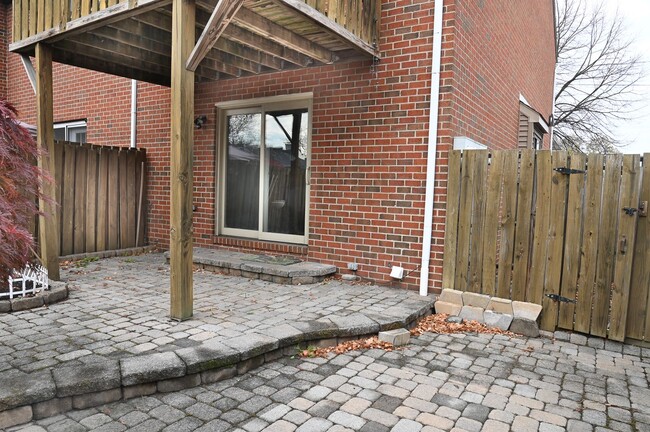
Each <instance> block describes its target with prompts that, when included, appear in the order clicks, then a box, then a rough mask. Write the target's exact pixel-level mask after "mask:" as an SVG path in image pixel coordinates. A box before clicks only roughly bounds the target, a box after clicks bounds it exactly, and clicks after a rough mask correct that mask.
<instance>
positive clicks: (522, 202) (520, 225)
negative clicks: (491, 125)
mask: <svg viewBox="0 0 650 432" xmlns="http://www.w3.org/2000/svg"><path fill="white" fill-rule="evenodd" d="M519 154H520V158H519V184H518V186H517V197H518V199H517V217H516V218H517V227H516V231H515V243H514V246H515V250H514V261H513V267H512V300H517V301H525V298H526V286H527V280H528V258H529V256H530V231H531V219H532V218H531V214H532V210H533V209H532V205H533V186H534V181H535V150H532V149H526V150H521V151H520V152H519Z"/></svg>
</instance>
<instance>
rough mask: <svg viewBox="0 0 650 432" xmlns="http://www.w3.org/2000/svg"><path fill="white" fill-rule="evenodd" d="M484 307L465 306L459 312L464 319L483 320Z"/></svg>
mask: <svg viewBox="0 0 650 432" xmlns="http://www.w3.org/2000/svg"><path fill="white" fill-rule="evenodd" d="M483 311H484V309H483V308H480V307H475V306H463V308H462V309H461V310H460V313H459V314H458V316H459V317H461V318H462V319H464V320H468V321H478V322H480V323H482V322H483Z"/></svg>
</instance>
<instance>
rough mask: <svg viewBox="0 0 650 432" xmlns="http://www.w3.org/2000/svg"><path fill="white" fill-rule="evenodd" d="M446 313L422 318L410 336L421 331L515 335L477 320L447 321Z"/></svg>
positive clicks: (418, 334) (419, 333) (417, 334)
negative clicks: (458, 322)
mask: <svg viewBox="0 0 650 432" xmlns="http://www.w3.org/2000/svg"><path fill="white" fill-rule="evenodd" d="M448 317H449V315H448V314H434V315H429V316H427V317H424V318H422V319H421V320H420V321H419V322H418V325H417V326H415V328H413V329H411V336H420V335H421V334H422V333H427V332H429V333H440V334H451V333H487V334H502V335H506V336H516V335H515V333H513V332H510V331H507V330H501V329H498V328H496V327H488V326H486V325H485V324H481V323H480V322H478V321H467V320H464V321H463V322H462V323H461V324H457V323H450V322H447V318H448Z"/></svg>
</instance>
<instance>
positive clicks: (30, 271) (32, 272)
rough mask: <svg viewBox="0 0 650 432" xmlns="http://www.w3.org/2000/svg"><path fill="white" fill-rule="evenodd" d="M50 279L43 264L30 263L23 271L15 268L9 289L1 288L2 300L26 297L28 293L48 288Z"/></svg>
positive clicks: (0, 297) (0, 295)
mask: <svg viewBox="0 0 650 432" xmlns="http://www.w3.org/2000/svg"><path fill="white" fill-rule="evenodd" d="M48 287H49V279H48V274H47V269H46V268H44V267H43V266H41V265H30V264H28V265H27V266H26V267H25V268H24V269H23V270H22V271H20V272H18V271H16V270H14V275H13V276H10V277H9V291H8V292H4V290H0V300H2V299H3V298H7V297H8V298H9V299H13V298H14V297H24V296H25V295H27V294H33V293H37V292H39V291H43V290H46V289H48Z"/></svg>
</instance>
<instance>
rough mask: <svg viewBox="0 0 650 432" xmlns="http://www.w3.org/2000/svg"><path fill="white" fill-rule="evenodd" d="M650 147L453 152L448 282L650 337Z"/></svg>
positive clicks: (612, 332)
mask: <svg viewBox="0 0 650 432" xmlns="http://www.w3.org/2000/svg"><path fill="white" fill-rule="evenodd" d="M648 201H650V154H646V155H644V157H643V159H642V158H640V156H638V155H607V156H604V155H600V154H590V155H583V154H570V155H569V154H567V152H564V151H555V152H552V153H551V152H550V151H548V150H542V151H534V150H519V151H516V150H506V151H493V152H491V154H489V153H488V151H487V150H465V151H464V152H462V153H461V151H456V150H455V151H451V152H450V153H449V182H448V196H447V221H446V232H445V253H444V269H443V287H444V288H453V289H457V290H461V291H471V292H480V293H485V294H489V295H494V296H498V297H503V298H510V299H512V300H520V301H528V302H534V303H537V304H541V305H542V306H543V309H542V315H541V323H540V324H541V327H542V328H543V329H545V330H555V329H556V328H562V329H568V330H575V331H578V332H582V333H587V334H592V335H597V336H601V337H607V338H609V339H612V340H618V341H622V340H624V339H625V338H626V337H627V338H630V339H635V340H647V341H650V317H649V316H648V313H647V311H648V309H650V295H649V294H650V248H648V247H647V245H646V243H647V241H648V240H650V218H648V217H647V208H648Z"/></svg>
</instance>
